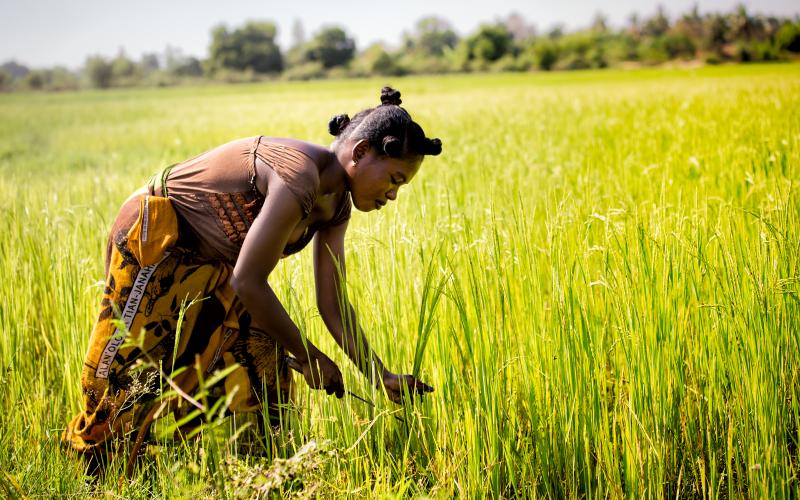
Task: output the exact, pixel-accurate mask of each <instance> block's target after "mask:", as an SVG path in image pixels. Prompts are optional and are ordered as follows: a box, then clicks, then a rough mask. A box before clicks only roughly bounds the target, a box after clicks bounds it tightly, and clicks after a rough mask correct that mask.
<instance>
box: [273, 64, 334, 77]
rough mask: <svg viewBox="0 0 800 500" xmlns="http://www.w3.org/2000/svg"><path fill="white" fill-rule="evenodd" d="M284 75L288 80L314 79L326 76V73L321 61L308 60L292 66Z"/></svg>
mask: <svg viewBox="0 0 800 500" xmlns="http://www.w3.org/2000/svg"><path fill="white" fill-rule="evenodd" d="M282 76H283V78H285V79H286V80H313V79H315V78H324V77H325V76H326V73H325V67H324V66H323V65H322V63H321V62H307V63H303V64H298V65H296V66H292V67H290V68H289V69H287V70H286V71H284V72H283V75H282Z"/></svg>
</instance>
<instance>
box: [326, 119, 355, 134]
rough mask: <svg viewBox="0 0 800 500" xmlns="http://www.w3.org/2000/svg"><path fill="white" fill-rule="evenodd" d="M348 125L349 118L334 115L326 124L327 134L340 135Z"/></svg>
mask: <svg viewBox="0 0 800 500" xmlns="http://www.w3.org/2000/svg"><path fill="white" fill-rule="evenodd" d="M349 124H350V117H349V116H347V115H346V114H342V115H336V116H334V117H333V118H331V120H330V121H329V122H328V132H330V133H331V135H334V136H336V135H339V134H341V133H342V131H343V130H344V129H346V128H347V125H349Z"/></svg>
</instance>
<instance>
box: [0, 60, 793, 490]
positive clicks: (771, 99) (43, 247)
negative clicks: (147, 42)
mask: <svg viewBox="0 0 800 500" xmlns="http://www.w3.org/2000/svg"><path fill="white" fill-rule="evenodd" d="M387 83H388V84H391V85H393V86H395V87H396V88H398V89H399V90H401V92H402V93H403V101H404V106H405V107H406V108H407V109H408V110H409V111H410V112H411V114H412V115H413V116H414V118H415V119H416V120H417V121H419V122H420V124H421V125H422V126H423V127H424V128H425V130H426V132H427V133H428V135H429V136H431V137H439V138H441V139H442V142H443V145H444V150H443V154H442V155H441V156H439V157H429V158H428V159H426V160H425V163H424V164H423V166H422V169H421V170H420V173H419V175H417V177H416V178H415V180H414V182H413V183H411V185H409V186H408V187H405V188H404V189H403V190H401V192H400V196H399V199H398V201H397V202H396V203H393V204H390V206H389V207H387V208H386V209H384V210H382V211H381V212H380V213H370V214H365V213H359V212H354V214H353V219H352V221H351V223H350V229H349V231H348V239H347V244H348V253H347V268H348V287H349V293H350V297H351V300H352V301H353V303H354V305H355V308H356V311H357V312H358V314H359V319H360V322H361V323H362V324H363V325H364V327H365V330H366V332H367V333H368V335H369V338H370V340H371V342H372V344H373V346H374V347H375V349H376V351H377V352H378V353H379V354H380V355H381V356H382V357H383V359H384V360H385V361H386V363H387V365H388V367H389V368H390V369H392V370H394V371H401V372H405V373H411V372H414V371H417V372H418V373H419V376H420V378H422V380H424V381H426V382H428V383H430V384H431V385H433V386H434V387H435V388H436V391H435V392H434V393H432V394H431V395H430V396H428V397H426V399H425V400H424V401H422V402H420V403H417V404H413V405H407V406H405V407H403V406H396V405H394V404H393V403H391V402H390V401H389V400H388V399H387V398H386V397H385V396H384V395H383V394H382V393H381V392H379V391H377V390H375V389H373V388H371V387H370V385H369V384H368V383H367V382H366V381H365V380H364V379H363V377H361V376H360V375H359V373H358V371H357V370H356V369H355V367H354V366H353V365H352V364H350V363H349V361H347V358H346V356H345V355H344V353H342V351H341V350H339V349H338V348H337V347H336V346H335V343H334V341H333V340H332V339H331V338H330V336H329V335H328V333H327V331H326V329H325V327H324V325H323V322H322V320H321V319H320V317H319V315H318V313H317V310H316V306H315V297H314V281H313V266H312V259H311V255H310V254H311V251H310V250H308V249H307V250H306V251H305V252H302V253H301V254H299V255H295V256H292V257H290V258H287V259H284V260H283V261H282V262H281V264H279V266H278V268H277V269H276V270H275V272H274V273H273V274H272V275H271V276H270V283H271V284H272V286H273V288H274V289H275V291H276V293H277V294H278V296H279V297H280V298H281V299H282V301H283V303H284V305H285V306H286V308H287V310H288V311H289V312H290V314H291V316H292V318H293V319H294V320H295V322H296V323H297V324H298V326H299V327H300V328H301V330H302V331H303V332H305V333H306V334H307V335H308V336H309V337H310V338H312V339H313V341H314V342H315V343H316V344H317V345H318V346H320V347H321V348H322V349H323V350H324V351H325V352H327V353H328V354H330V355H331V357H332V358H333V359H334V360H335V361H336V362H337V364H338V365H339V366H340V367H341V368H342V371H343V374H344V377H345V384H346V385H347V386H348V388H349V389H351V390H352V391H353V392H354V393H356V394H358V395H360V396H364V397H367V398H368V399H370V400H372V401H374V403H375V407H374V408H371V407H370V406H368V405H366V404H364V403H362V402H360V401H358V400H356V399H354V398H352V397H349V396H347V397H345V398H344V399H342V400H337V399H335V398H332V397H328V396H326V395H325V394H324V392H323V391H311V390H309V389H308V388H307V387H306V386H305V384H304V383H303V381H302V380H301V379H300V377H295V381H296V382H298V384H297V386H298V390H297V393H296V398H295V404H296V406H297V409H296V411H294V412H293V415H292V418H291V419H290V421H287V422H285V423H284V427H283V429H282V431H281V433H280V435H276V436H274V437H273V438H270V439H263V438H259V437H257V436H256V437H253V436H250V437H249V438H247V439H248V442H247V443H245V436H246V434H247V433H246V432H241V433H238V434H237V431H239V430H242V429H244V430H245V431H246V430H247V429H248V428H249V429H252V428H253V425H252V422H248V421H247V420H248V419H247V418H245V417H244V416H241V417H240V416H236V417H231V418H227V419H223V418H222V417H221V416H219V415H216V416H215V415H211V417H212V418H211V421H210V422H209V424H208V425H207V426H206V428H205V429H204V430H203V432H202V433H201V434H200V435H199V436H197V437H195V438H191V439H188V438H186V437H185V436H184V437H181V436H178V437H175V436H173V434H172V433H170V432H169V430H170V423H169V420H168V419H166V420H164V421H163V422H161V423H160V424H159V426H158V427H157V428H156V432H154V438H153V443H152V445H151V446H150V447H149V448H148V449H147V455H146V457H145V459H144V460H142V461H141V462H140V467H139V469H137V472H136V473H135V474H134V476H133V477H132V478H131V479H125V478H124V468H125V460H124V457H119V458H118V459H116V460H115V461H114V462H113V463H112V467H111V468H110V469H109V472H108V473H107V474H106V475H105V476H104V477H103V478H102V479H99V480H96V481H93V480H91V479H90V478H89V477H87V476H85V466H84V465H83V463H82V462H81V461H80V460H78V459H76V458H75V457H70V456H68V455H66V454H65V453H64V452H63V451H62V450H61V448H60V444H59V436H60V433H61V431H62V430H63V428H64V427H65V425H66V423H67V421H68V420H69V419H70V418H71V417H72V416H73V415H74V414H75V413H76V412H77V411H78V409H79V404H80V401H81V391H80V384H79V378H80V371H81V365H82V362H83V356H84V354H85V352H86V349H87V344H88V340H89V334H90V332H91V328H92V325H93V323H94V320H95V319H96V316H97V313H98V311H99V305H100V304H99V301H100V297H101V294H102V289H103V279H104V276H103V252H104V248H105V240H106V236H107V231H108V229H109V227H110V224H111V222H112V221H113V219H114V216H115V214H116V210H117V209H118V207H119V206H120V204H121V203H122V201H123V200H124V199H125V198H127V196H128V195H129V194H130V193H131V192H132V191H133V190H134V189H136V188H137V187H139V186H141V185H143V184H144V183H145V182H146V180H147V178H148V177H149V176H150V175H152V174H153V173H154V172H156V171H157V170H158V169H159V168H161V167H162V166H165V165H167V164H170V163H174V162H177V161H180V160H182V159H185V158H187V157H189V156H194V155H195V154H197V153H199V152H202V151H204V150H206V149H209V148H211V147H213V146H215V145H218V144H221V143H223V142H227V141H229V140H232V139H235V138H239V137H245V136H253V135H258V134H263V135H271V136H287V137H294V138H300V139H306V140H310V141H313V142H318V143H322V144H326V143H329V142H330V140H331V137H330V136H329V135H328V134H327V122H328V119H329V118H330V117H331V116H332V115H334V114H338V113H343V112H348V113H350V114H351V116H352V114H353V113H355V112H356V111H358V110H360V109H362V108H364V107H369V106H374V105H375V104H377V102H378V94H379V90H380V87H381V86H382V85H384V84H387ZM0 214H2V215H0V276H1V277H2V279H1V280H0V332H1V333H0V497H7V498H14V497H26V496H27V497H51V496H64V497H72V498H84V497H87V496H97V497H104V496H105V497H113V498H118V497H122V498H152V497H160V498H173V497H192V498H197V497H207V498H250V497H256V496H261V497H271V496H276V497H293V496H296V497H314V496H319V497H323V498H340V497H353V498H375V497H378V498H407V497H432V498H450V497H464V498H484V497H490V498H500V497H503V498H517V497H519V498H529V497H550V498H563V497H576V498H577V497H587V498H623V497H624V498H678V497H679V498H717V497H722V498H737V497H747V498H792V497H796V496H797V492H798V489H799V488H800V462H799V461H798V458H799V457H798V440H800V296H798V294H800V64H774V65H763V66H757V65H753V66H722V67H705V68H695V69H643V70H627V71H626V70H603V71H585V72H584V71H581V72H571V73H548V74H497V75H472V76H438V77H413V78H395V79H392V80H380V79H377V80H348V81H327V82H312V83H277V82H274V83H260V84H247V85H235V86H197V87H183V88H168V89H136V90H125V89H123V90H112V91H91V92H90V91H85V92H79V93H37V94H14V95H0ZM394 416H401V417H402V418H404V419H405V421H406V422H405V424H404V423H402V422H400V421H399V420H397V419H395V418H393V417H394ZM248 425H249V427H248Z"/></svg>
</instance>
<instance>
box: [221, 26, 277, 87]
mask: <svg viewBox="0 0 800 500" xmlns="http://www.w3.org/2000/svg"><path fill="white" fill-rule="evenodd" d="M277 33H278V30H277V28H276V27H275V25H274V24H273V23H270V22H255V21H250V22H248V23H246V24H245V25H244V26H242V27H241V28H237V29H234V30H233V31H228V29H227V28H226V27H225V26H224V25H219V26H216V27H215V28H214V29H213V30H212V31H211V46H210V47H209V58H208V70H209V72H210V73H212V74H213V73H215V72H216V71H218V70H221V69H227V70H235V71H245V70H250V71H254V72H256V73H278V72H280V71H281V70H282V69H283V57H282V55H281V51H280V48H279V47H278V45H277V44H276V43H275V37H276V35H277Z"/></svg>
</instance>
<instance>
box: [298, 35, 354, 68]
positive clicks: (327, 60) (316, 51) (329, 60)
mask: <svg viewBox="0 0 800 500" xmlns="http://www.w3.org/2000/svg"><path fill="white" fill-rule="evenodd" d="M355 53H356V42H355V40H353V39H352V38H350V37H349V36H347V33H346V32H345V31H344V30H343V29H342V28H339V27H338V26H329V27H326V28H322V29H321V30H320V31H319V32H318V33H317V34H316V35H314V38H312V39H311V40H310V41H309V42H308V43H307V44H306V45H305V46H304V48H303V50H302V55H303V57H302V59H303V60H304V62H318V63H321V64H322V66H323V67H324V68H326V69H329V68H333V67H335V66H346V65H347V64H348V63H349V62H350V61H351V60H352V59H353V56H354V55H355Z"/></svg>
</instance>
